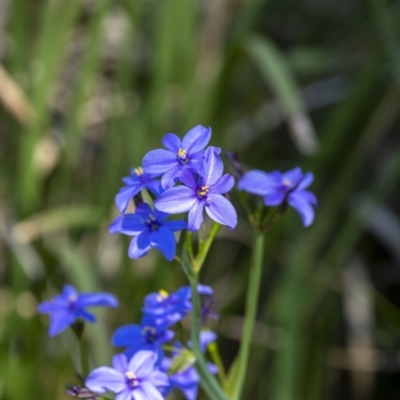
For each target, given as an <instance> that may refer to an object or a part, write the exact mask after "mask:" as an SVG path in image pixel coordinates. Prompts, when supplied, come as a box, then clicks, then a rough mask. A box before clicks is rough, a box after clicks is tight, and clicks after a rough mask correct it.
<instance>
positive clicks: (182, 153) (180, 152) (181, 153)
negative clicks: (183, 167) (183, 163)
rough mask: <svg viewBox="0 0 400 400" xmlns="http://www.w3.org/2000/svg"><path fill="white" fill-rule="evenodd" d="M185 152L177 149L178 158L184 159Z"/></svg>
mask: <svg viewBox="0 0 400 400" xmlns="http://www.w3.org/2000/svg"><path fill="white" fill-rule="evenodd" d="M186 153H187V151H186V150H184V149H179V150H178V157H181V158H182V157H185V156H186Z"/></svg>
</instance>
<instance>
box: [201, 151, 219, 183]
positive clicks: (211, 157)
mask: <svg viewBox="0 0 400 400" xmlns="http://www.w3.org/2000/svg"><path fill="white" fill-rule="evenodd" d="M220 153H221V149H220V148H219V147H214V146H209V147H208V148H207V150H206V153H205V155H204V163H205V174H204V177H203V184H204V185H207V186H212V185H214V184H216V183H217V182H218V180H219V179H220V178H221V176H222V172H223V170H224V164H223V163H222V160H221V157H220V156H219V154H220Z"/></svg>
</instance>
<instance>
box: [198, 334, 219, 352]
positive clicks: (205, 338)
mask: <svg viewBox="0 0 400 400" xmlns="http://www.w3.org/2000/svg"><path fill="white" fill-rule="evenodd" d="M217 338H218V336H217V334H216V333H214V332H212V331H202V332H200V348H201V351H202V352H203V353H204V352H205V351H206V349H207V346H208V345H209V344H210V343H212V342H215V341H216V340H217Z"/></svg>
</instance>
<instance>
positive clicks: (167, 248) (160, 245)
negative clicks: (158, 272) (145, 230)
mask: <svg viewBox="0 0 400 400" xmlns="http://www.w3.org/2000/svg"><path fill="white" fill-rule="evenodd" d="M150 244H151V246H152V247H155V248H156V249H158V250H160V251H161V252H162V253H163V254H164V256H165V258H166V259H167V260H168V261H172V260H173V259H174V257H175V254H176V241H175V236H174V234H173V233H172V231H170V230H169V229H167V228H163V227H162V226H160V227H159V228H158V229H157V230H155V231H153V232H151V234H150Z"/></svg>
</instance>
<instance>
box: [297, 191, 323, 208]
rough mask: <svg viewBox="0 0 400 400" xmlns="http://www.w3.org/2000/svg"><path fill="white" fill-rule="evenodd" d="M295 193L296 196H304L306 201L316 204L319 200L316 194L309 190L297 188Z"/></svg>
mask: <svg viewBox="0 0 400 400" xmlns="http://www.w3.org/2000/svg"><path fill="white" fill-rule="evenodd" d="M295 193H296V194H295V196H296V197H302V198H303V199H304V200H305V201H308V202H309V203H311V204H313V205H315V206H316V205H317V204H318V200H317V197H316V196H315V194H314V193H312V192H309V191H308V190H296V191H295Z"/></svg>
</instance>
